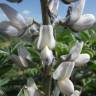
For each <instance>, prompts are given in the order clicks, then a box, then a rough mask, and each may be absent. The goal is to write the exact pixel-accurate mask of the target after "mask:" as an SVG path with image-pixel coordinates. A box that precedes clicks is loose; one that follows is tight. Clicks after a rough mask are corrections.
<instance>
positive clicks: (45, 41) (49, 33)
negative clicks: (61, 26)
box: [37, 25, 55, 49]
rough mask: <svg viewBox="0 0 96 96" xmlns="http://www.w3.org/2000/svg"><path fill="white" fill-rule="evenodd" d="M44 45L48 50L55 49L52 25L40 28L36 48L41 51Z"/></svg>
mask: <svg viewBox="0 0 96 96" xmlns="http://www.w3.org/2000/svg"><path fill="white" fill-rule="evenodd" d="M46 45H47V46H48V47H49V48H50V49H53V48H54V47H55V39H54V36H53V27H52V25H42V26H41V27H40V32H39V39H38V42H37V48H38V49H43V48H44V47H45V46H46Z"/></svg>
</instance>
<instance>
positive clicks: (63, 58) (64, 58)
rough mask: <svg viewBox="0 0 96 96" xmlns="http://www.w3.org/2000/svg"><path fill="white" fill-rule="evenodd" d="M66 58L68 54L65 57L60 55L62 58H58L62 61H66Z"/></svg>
mask: <svg viewBox="0 0 96 96" xmlns="http://www.w3.org/2000/svg"><path fill="white" fill-rule="evenodd" d="M67 57H68V54H67V55H62V56H60V58H61V59H62V60H64V61H65V60H66V59H67Z"/></svg>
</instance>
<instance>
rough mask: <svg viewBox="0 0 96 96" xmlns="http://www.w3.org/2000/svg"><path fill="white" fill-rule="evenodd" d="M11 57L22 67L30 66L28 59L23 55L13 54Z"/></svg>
mask: <svg viewBox="0 0 96 96" xmlns="http://www.w3.org/2000/svg"><path fill="white" fill-rule="evenodd" d="M10 58H11V59H12V61H13V62H14V63H16V64H17V65H18V66H20V67H28V63H27V62H26V60H25V59H24V58H22V57H19V56H17V55H11V56H10Z"/></svg>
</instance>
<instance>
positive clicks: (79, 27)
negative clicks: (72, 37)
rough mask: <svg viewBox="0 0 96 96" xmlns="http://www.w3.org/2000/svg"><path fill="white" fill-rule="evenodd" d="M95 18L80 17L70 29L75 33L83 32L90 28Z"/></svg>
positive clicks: (86, 15)
mask: <svg viewBox="0 0 96 96" xmlns="http://www.w3.org/2000/svg"><path fill="white" fill-rule="evenodd" d="M95 21H96V19H95V16H94V15H92V14H85V15H82V16H81V17H80V18H79V20H78V21H77V22H76V23H74V24H73V26H72V29H74V30H75V31H77V32H78V31H84V30H86V29H88V28H90V27H92V26H93V25H94V23H95Z"/></svg>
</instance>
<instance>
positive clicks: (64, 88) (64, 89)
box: [57, 78, 74, 96]
mask: <svg viewBox="0 0 96 96" xmlns="http://www.w3.org/2000/svg"><path fill="white" fill-rule="evenodd" d="M57 84H58V87H59V89H60V91H61V93H63V94H66V95H68V96H69V95H71V94H73V93H74V85H73V83H72V81H71V80H69V79H68V78H65V79H63V80H59V81H57Z"/></svg>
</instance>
